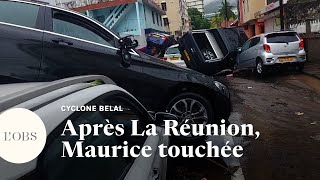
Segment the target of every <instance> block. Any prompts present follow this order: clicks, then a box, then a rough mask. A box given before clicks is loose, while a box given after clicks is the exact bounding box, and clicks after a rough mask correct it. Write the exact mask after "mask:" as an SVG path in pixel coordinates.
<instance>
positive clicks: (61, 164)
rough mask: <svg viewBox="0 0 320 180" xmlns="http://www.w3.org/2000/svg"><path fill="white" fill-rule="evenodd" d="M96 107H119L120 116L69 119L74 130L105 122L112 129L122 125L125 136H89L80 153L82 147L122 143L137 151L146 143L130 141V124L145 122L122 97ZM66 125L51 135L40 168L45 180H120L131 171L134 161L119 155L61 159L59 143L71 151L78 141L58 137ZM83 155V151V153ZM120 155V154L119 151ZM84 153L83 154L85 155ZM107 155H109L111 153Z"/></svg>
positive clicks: (100, 114) (84, 114) (102, 114)
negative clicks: (68, 146)
mask: <svg viewBox="0 0 320 180" xmlns="http://www.w3.org/2000/svg"><path fill="white" fill-rule="evenodd" d="M93 104H96V105H108V106H121V107H122V109H123V112H81V113H78V114H77V113H76V114H74V115H72V116H71V117H70V118H68V119H70V120H72V122H73V125H74V127H75V130H76V131H77V132H79V125H80V124H90V125H94V124H103V125H105V124H107V123H106V119H108V120H109V121H110V123H111V124H113V125H114V126H115V125H116V124H123V125H124V132H125V134H124V135H123V136H121V137H118V136H116V135H113V136H106V135H105V134H104V133H103V129H101V130H100V131H99V136H92V135H89V136H87V137H86V138H85V141H83V146H84V147H83V149H84V148H85V146H88V145H93V146H95V147H97V146H118V145H119V146H120V145H121V146H122V145H123V142H124V141H128V146H129V148H131V147H132V146H135V145H138V146H140V147H142V146H143V144H144V143H145V140H146V137H132V136H131V133H132V132H131V129H132V123H131V120H139V121H144V120H145V119H143V116H141V114H140V112H139V110H138V109H136V108H135V107H134V106H133V105H132V104H131V103H130V102H128V101H127V100H125V98H123V97H116V98H112V99H105V100H101V101H100V100H99V101H98V102H96V103H93ZM65 124H66V121H64V122H63V123H62V124H61V125H60V126H59V127H58V128H57V129H56V130H55V131H53V133H52V134H56V135H57V136H56V137H54V139H53V141H52V142H50V143H49V145H48V148H47V149H48V150H47V151H45V152H44V157H43V159H41V160H42V161H43V163H42V166H43V167H42V168H43V169H44V171H43V172H45V173H46V174H44V175H45V178H46V179H48V180H56V179H77V180H87V179H119V178H120V177H122V176H123V175H124V174H126V172H127V171H128V170H129V168H130V167H131V165H132V163H133V161H134V158H133V157H128V158H124V157H122V155H121V154H120V155H119V154H118V157H117V158H113V157H108V158H99V157H97V158H74V157H72V158H68V157H66V158H61V156H62V150H63V148H62V141H67V142H69V143H70V145H71V147H74V144H75V143H76V141H78V137H74V136H69V135H66V136H60V134H62V132H63V128H64V126H65ZM142 129H143V128H142V126H141V124H140V123H139V124H138V132H139V133H141V132H142ZM84 151H85V150H84ZM118 152H120V151H118ZM84 153H85V152H83V154H84ZM110 153H112V151H111V150H110ZM136 153H138V152H136Z"/></svg>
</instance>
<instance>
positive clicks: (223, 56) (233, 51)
mask: <svg viewBox="0 0 320 180" xmlns="http://www.w3.org/2000/svg"><path fill="white" fill-rule="evenodd" d="M247 39H248V37H247V36H246V34H245V33H244V31H243V29H242V28H235V27H232V28H218V29H205V30H195V31H190V32H188V33H186V34H185V35H183V36H182V37H181V38H180V42H179V44H180V46H179V49H180V52H181V54H182V56H183V59H184V60H185V62H186V65H187V67H188V68H190V69H193V70H196V71H199V72H202V73H205V74H208V75H214V74H216V73H218V72H220V71H223V70H225V69H232V68H233V65H234V64H235V61H236V57H237V49H238V47H241V46H242V45H243V43H245V42H246V41H247Z"/></svg>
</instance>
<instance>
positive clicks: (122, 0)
mask: <svg viewBox="0 0 320 180" xmlns="http://www.w3.org/2000/svg"><path fill="white" fill-rule="evenodd" d="M72 2H76V0H73V1H70V2H67V3H68V4H69V5H73V4H72ZM136 2H138V0H109V1H103V0H98V3H91V4H90V3H85V4H76V3H74V5H73V6H76V7H73V8H71V9H72V10H74V11H78V12H82V11H88V10H95V9H102V8H106V7H112V6H119V5H122V4H129V3H136ZM142 2H143V3H145V4H146V5H148V6H149V7H151V8H152V9H154V10H155V11H157V12H158V13H159V14H161V15H165V14H166V12H165V11H163V10H162V9H161V8H160V7H159V6H158V5H157V4H156V3H155V2H153V1H152V0H142Z"/></svg>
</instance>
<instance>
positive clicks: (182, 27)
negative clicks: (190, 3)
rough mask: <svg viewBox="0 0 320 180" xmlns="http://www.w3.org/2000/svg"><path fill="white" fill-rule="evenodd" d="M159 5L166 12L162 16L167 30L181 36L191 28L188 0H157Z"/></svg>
mask: <svg viewBox="0 0 320 180" xmlns="http://www.w3.org/2000/svg"><path fill="white" fill-rule="evenodd" d="M155 1H156V3H157V4H158V6H159V7H161V9H162V10H163V11H165V12H166V15H163V16H162V19H163V23H164V27H165V31H167V32H168V33H170V34H171V35H174V36H175V37H181V36H182V35H183V34H184V33H186V32H187V31H189V30H190V21H189V16H188V8H187V3H186V0H155Z"/></svg>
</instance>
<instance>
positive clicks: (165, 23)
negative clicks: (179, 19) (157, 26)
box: [163, 18, 169, 26]
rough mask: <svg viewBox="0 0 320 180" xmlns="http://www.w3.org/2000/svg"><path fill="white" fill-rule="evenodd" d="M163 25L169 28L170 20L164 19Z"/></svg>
mask: <svg viewBox="0 0 320 180" xmlns="http://www.w3.org/2000/svg"><path fill="white" fill-rule="evenodd" d="M163 23H164V26H169V19H168V18H163Z"/></svg>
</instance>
